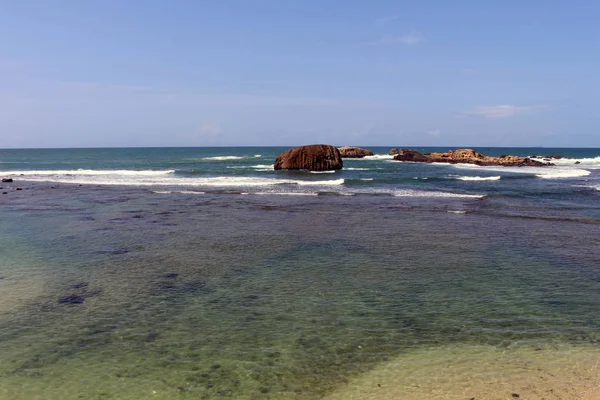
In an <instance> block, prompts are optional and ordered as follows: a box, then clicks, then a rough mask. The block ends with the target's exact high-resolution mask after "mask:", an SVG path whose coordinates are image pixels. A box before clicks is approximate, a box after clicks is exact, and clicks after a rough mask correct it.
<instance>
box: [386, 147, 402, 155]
mask: <svg viewBox="0 0 600 400" xmlns="http://www.w3.org/2000/svg"><path fill="white" fill-rule="evenodd" d="M398 153H400V150H398V148H397V147H395V148H393V149H390V151H389V152H388V154H389V155H390V156H395V155H396V154H398Z"/></svg>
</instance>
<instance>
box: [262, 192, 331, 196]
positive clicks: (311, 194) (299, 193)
mask: <svg viewBox="0 0 600 400" xmlns="http://www.w3.org/2000/svg"><path fill="white" fill-rule="evenodd" d="M254 194H258V195H278V196H318V195H319V194H318V193H306V192H256V193H254Z"/></svg>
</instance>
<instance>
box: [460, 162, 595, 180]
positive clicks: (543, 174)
mask: <svg viewBox="0 0 600 400" xmlns="http://www.w3.org/2000/svg"><path fill="white" fill-rule="evenodd" d="M451 165H452V166H453V167H454V168H458V169H472V170H478V171H494V172H510V173H516V174H529V175H535V176H537V177H538V178H543V179H561V178H577V177H582V176H588V175H589V174H590V173H591V172H590V171H588V170H585V169H580V168H576V167H573V166H548V167H529V166H524V167H503V166H479V165H474V164H451Z"/></svg>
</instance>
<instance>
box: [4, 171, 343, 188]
mask: <svg viewBox="0 0 600 400" xmlns="http://www.w3.org/2000/svg"><path fill="white" fill-rule="evenodd" d="M172 172H174V171H173V170H168V171H92V170H69V171H12V172H11V173H12V174H15V175H19V176H18V179H19V180H23V181H33V182H56V183H72V184H80V185H126V186H167V185H172V186H211V187H260V186H274V185H312V186H329V185H343V184H344V179H336V180H302V179H277V178H273V177H270V178H267V177H239V176H217V177H181V176H175V175H174V174H172ZM0 174H1V175H3V176H10V175H9V174H6V173H2V172H0Z"/></svg>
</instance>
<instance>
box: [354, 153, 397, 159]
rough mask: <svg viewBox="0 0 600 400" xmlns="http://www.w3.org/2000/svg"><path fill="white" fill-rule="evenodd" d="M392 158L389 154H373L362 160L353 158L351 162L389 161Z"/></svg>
mask: <svg viewBox="0 0 600 400" xmlns="http://www.w3.org/2000/svg"><path fill="white" fill-rule="evenodd" d="M393 158H394V156H392V155H390V154H374V155H372V156H365V157H363V158H353V159H352V160H391V159H393Z"/></svg>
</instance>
